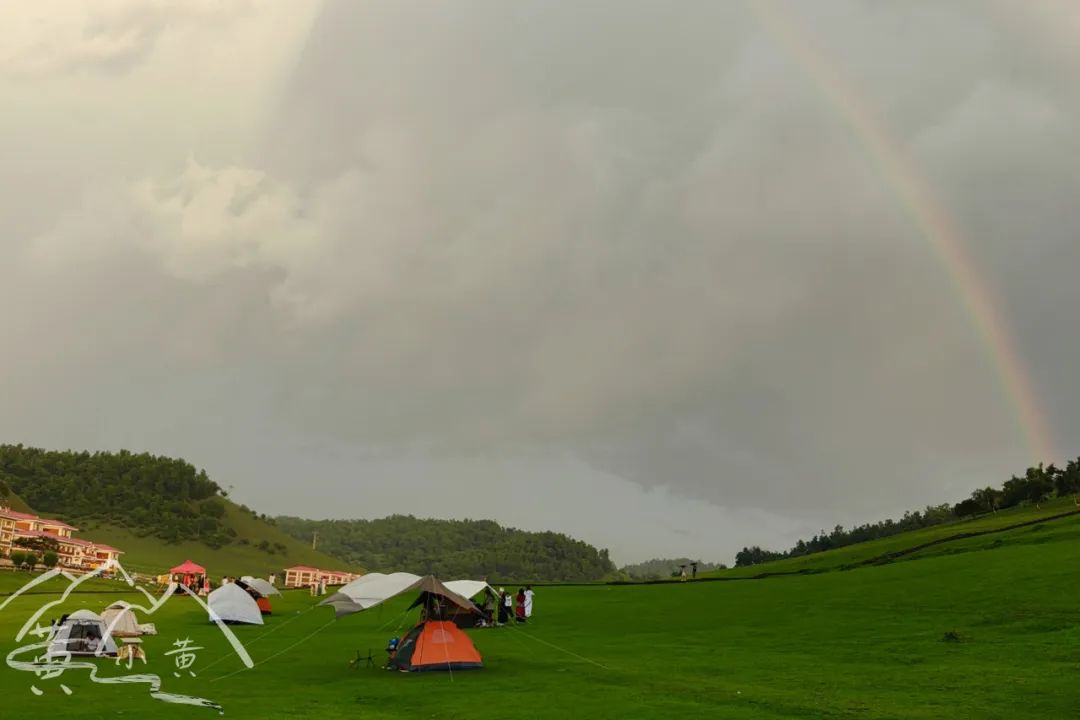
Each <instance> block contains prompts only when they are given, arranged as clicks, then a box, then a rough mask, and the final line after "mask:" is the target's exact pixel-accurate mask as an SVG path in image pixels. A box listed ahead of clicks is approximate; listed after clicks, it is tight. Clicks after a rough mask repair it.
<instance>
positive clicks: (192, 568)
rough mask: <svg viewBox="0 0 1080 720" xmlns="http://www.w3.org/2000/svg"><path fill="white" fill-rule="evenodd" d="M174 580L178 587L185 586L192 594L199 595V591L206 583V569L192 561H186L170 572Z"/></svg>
mask: <svg viewBox="0 0 1080 720" xmlns="http://www.w3.org/2000/svg"><path fill="white" fill-rule="evenodd" d="M169 573H170V574H171V576H172V580H173V581H174V582H176V583H177V584H178V585H183V586H184V587H186V588H187V589H188V590H190V591H191V592H192V593H195V594H198V592H199V589H200V588H202V586H203V585H204V584H205V583H206V568H204V567H203V566H202V565H196V564H195V563H193V562H191V561H190V560H185V561H184V562H183V563H181V564H180V565H177V566H176V567H174V568H173V569H172V570H170V571H169Z"/></svg>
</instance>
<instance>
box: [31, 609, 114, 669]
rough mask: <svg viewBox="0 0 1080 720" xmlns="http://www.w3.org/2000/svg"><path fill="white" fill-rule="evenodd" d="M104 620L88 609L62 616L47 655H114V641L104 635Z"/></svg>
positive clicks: (52, 656) (50, 656)
mask: <svg viewBox="0 0 1080 720" xmlns="http://www.w3.org/2000/svg"><path fill="white" fill-rule="evenodd" d="M106 630H107V628H106V625H105V621H104V620H102V619H101V616H100V615H98V614H97V613H95V612H91V611H90V610H76V611H75V612H73V613H71V614H70V615H68V616H66V617H64V618H62V619H61V620H60V624H59V626H58V627H57V629H56V634H55V635H53V639H52V642H51V643H50V644H49V651H48V653H46V655H47V657H49V658H54V657H66V656H68V655H72V656H75V657H86V656H93V655H104V656H107V657H116V641H115V640H113V639H112V637H106Z"/></svg>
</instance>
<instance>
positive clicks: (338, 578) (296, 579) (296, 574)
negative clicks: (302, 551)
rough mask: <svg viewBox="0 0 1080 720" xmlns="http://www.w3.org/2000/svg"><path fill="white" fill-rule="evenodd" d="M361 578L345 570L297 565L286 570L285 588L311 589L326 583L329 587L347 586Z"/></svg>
mask: <svg viewBox="0 0 1080 720" xmlns="http://www.w3.org/2000/svg"><path fill="white" fill-rule="evenodd" d="M358 577H360V576H359V575H357V574H355V573H350V572H345V571H343V570H321V569H319V568H316V567H311V566H310V565H295V566H293V567H291V568H285V587H287V588H300V587H310V586H312V585H316V584H318V583H321V582H323V581H324V580H325V581H326V584H327V585H345V584H346V583H350V582H352V581H353V580H355V579H356V578H358Z"/></svg>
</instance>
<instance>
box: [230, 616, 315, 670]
mask: <svg viewBox="0 0 1080 720" xmlns="http://www.w3.org/2000/svg"><path fill="white" fill-rule="evenodd" d="M335 619H336V618H335ZM334 621H335V620H330V621H329V622H327V623H326V624H325V625H322V626H320V627H319V628H317V629H316V630H315V632H313V633H311V634H310V635H307V636H305V637H302V638H300V639H299V640H297V641H296V642H294V643H293V644H292V645H290V646H288V647H287V648H283V649H281V650H279V651H277V652H276V653H274V654H273V655H270V656H269V657H265V658H263V659H262V660H260V661H258V662H257V663H255V664H254V665H253V666H252V667H250V668H240V669H239V670H234V671H233V672H231V673H229V674H227V675H219V676H218V677H216V678H214V679H213V680H211V681H210V682H217V681H218V680H225V679H226V678H231V677H232V676H233V675H239V674H240V673H242V672H244V671H246V670H253V669H255V668H256V667H258V666H259V665H263V664H265V663H268V662H270V661H271V660H273V659H274V658H276V657H278V656H279V655H284V654H285V653H287V652H289V651H290V650H292V649H293V648H296V647H297V646H299V645H302V644H303V643H306V642H307V641H308V640H310V639H311V638H313V637H315V636H316V635H318V634H319V633H321V632H322V631H323V630H325V629H326V628H328V627H330V626H331V625H333V624H334Z"/></svg>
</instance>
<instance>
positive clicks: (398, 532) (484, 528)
mask: <svg viewBox="0 0 1080 720" xmlns="http://www.w3.org/2000/svg"><path fill="white" fill-rule="evenodd" d="M275 521H276V524H277V526H278V527H279V528H281V529H282V530H284V531H285V532H287V533H289V534H290V535H292V536H293V537H295V538H297V539H300V540H306V541H310V540H311V537H312V533H314V532H318V533H319V549H320V550H322V551H323V552H326V553H329V554H330V555H334V556H335V557H338V558H341V559H342V560H345V561H347V562H351V563H355V564H357V565H360V566H362V567H365V568H367V569H368V570H375V571H380V572H391V571H394V570H403V571H406V572H412V573H416V574H419V575H424V574H428V573H431V574H434V575H438V576H439V577H444V578H460V577H472V578H480V577H488V578H492V579H495V578H503V579H509V580H522V581H524V580H554V581H588V580H599V579H602V578H604V577H606V576H610V575H611V574H612V573H613V572H614V571H615V565H614V564H613V563H612V562H611V559H610V558H609V557H608V551H607V550H597V549H596V548H595V547H593V546H592V545H589V544H587V543H584V542H582V541H580V540H574V539H573V538H571V537H568V536H566V535H563V534H561V533H554V532H527V531H524V530H517V529H515V528H506V527H503V526H501V525H499V524H498V523H496V522H494V521H492V520H431V519H420V518H415V517H413V516H412V515H391V516H390V517H386V518H382V519H379V520H305V519H302V518H297V517H278V518H275Z"/></svg>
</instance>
